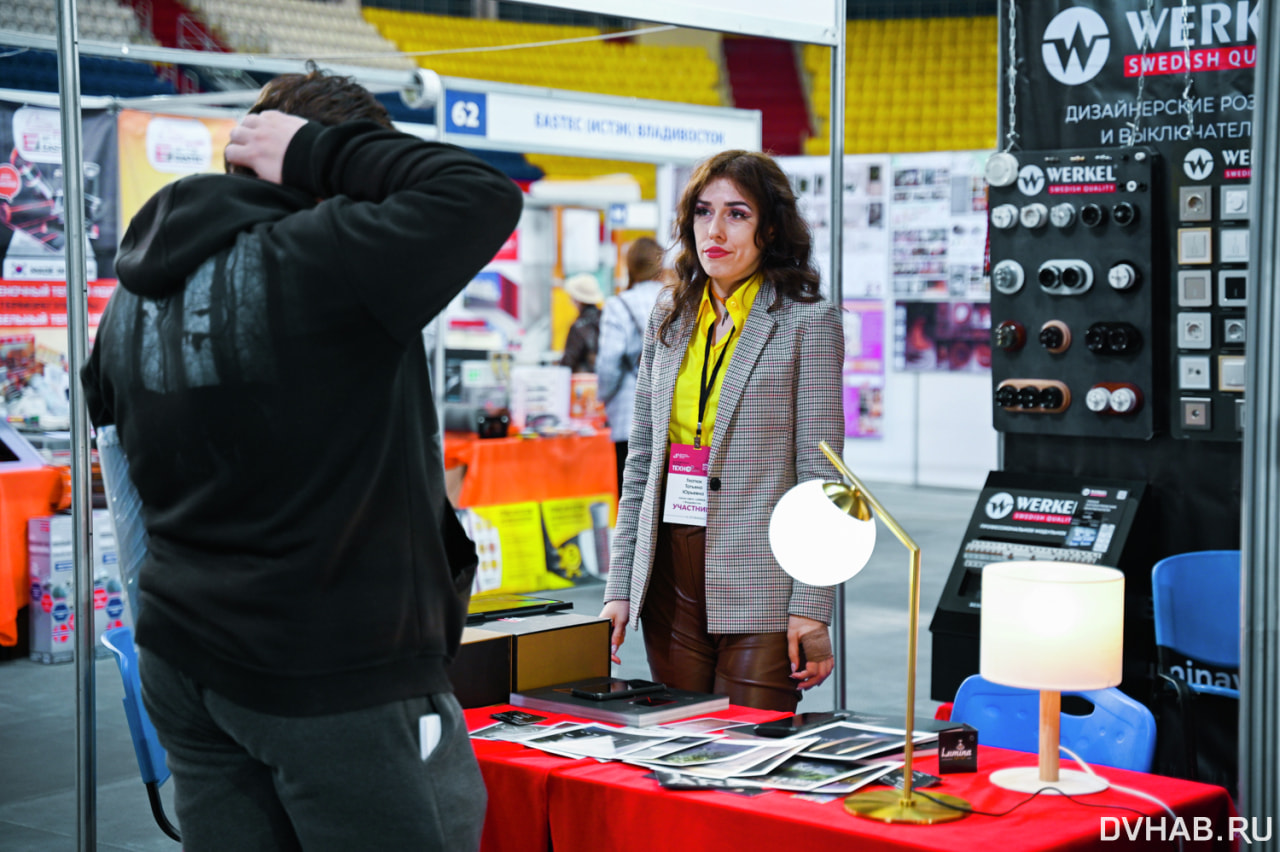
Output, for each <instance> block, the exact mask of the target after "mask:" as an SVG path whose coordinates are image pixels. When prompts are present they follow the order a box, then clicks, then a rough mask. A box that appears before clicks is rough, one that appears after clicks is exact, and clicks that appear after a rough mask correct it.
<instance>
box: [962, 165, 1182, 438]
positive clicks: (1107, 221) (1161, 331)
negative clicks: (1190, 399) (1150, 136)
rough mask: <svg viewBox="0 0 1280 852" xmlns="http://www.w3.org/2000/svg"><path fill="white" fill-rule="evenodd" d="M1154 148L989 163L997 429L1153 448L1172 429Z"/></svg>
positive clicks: (992, 319)
mask: <svg viewBox="0 0 1280 852" xmlns="http://www.w3.org/2000/svg"><path fill="white" fill-rule="evenodd" d="M1158 161H1159V157H1158V155H1157V154H1156V153H1155V152H1154V151H1153V150H1150V149H1145V148H1139V149H1128V150H1124V151H1116V150H1114V149H1061V150H1052V151H1019V152H1016V153H1003V154H997V155H995V156H994V157H992V159H991V161H989V164H988V169H987V176H988V179H989V180H990V181H991V187H990V214H989V216H990V223H991V227H990V231H989V234H990V241H991V283H992V292H991V325H992V358H991V377H992V395H993V403H994V416H993V424H994V425H995V428H996V429H998V430H1000V431H1002V432H1023V433H1029V434H1040V435H1087V436H1097V437H1111V438H1139V439H1147V438H1150V437H1151V436H1152V434H1153V433H1154V432H1155V431H1156V429H1158V428H1160V427H1161V426H1162V425H1163V423H1164V419H1165V418H1164V414H1165V411H1164V405H1163V400H1164V398H1165V394H1164V388H1163V387H1162V385H1163V384H1164V381H1163V376H1164V367H1165V359H1166V357H1167V356H1166V354H1165V353H1166V352H1167V351H1168V350H1167V343H1166V341H1167V331H1166V321H1165V319H1164V317H1165V316H1166V312H1165V310H1164V305H1165V303H1166V302H1165V294H1164V287H1163V281H1164V280H1165V272H1164V270H1165V263H1164V255H1163V252H1155V251H1154V250H1153V240H1154V239H1155V238H1156V237H1157V236H1159V235H1162V234H1163V232H1164V221H1163V216H1162V211H1161V209H1160V205H1159V203H1158V199H1159V197H1160V193H1159V191H1158V181H1159V175H1160V170H1159V169H1158V168H1157V166H1158Z"/></svg>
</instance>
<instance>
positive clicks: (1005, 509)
mask: <svg viewBox="0 0 1280 852" xmlns="http://www.w3.org/2000/svg"><path fill="white" fill-rule="evenodd" d="M1012 511H1013V495H1012V494H1010V493H1009V492H1008V491H1001V492H1000V493H999V494H992V495H991V499H990V500H988V501H987V517H988V518H991V519H992V520H995V521H998V520H1000V519H1001V518H1007V517H1008V516H1009V513H1010V512H1012Z"/></svg>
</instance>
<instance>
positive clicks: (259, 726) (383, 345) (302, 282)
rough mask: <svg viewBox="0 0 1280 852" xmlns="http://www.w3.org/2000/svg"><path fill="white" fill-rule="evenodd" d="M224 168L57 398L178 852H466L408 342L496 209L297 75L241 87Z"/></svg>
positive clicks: (345, 83) (120, 300)
mask: <svg viewBox="0 0 1280 852" xmlns="http://www.w3.org/2000/svg"><path fill="white" fill-rule="evenodd" d="M353 119H354V120H353ZM226 160H227V163H228V167H229V168H230V169H232V171H233V172H239V173H238V174H236V173H233V174H227V175H197V176H193V177H188V178H183V179H181V180H179V181H176V182H175V183H172V184H170V185H169V186H167V187H165V188H164V189H162V190H161V191H160V192H159V193H157V194H156V195H155V196H154V197H152V198H151V199H150V200H149V201H148V202H147V203H146V204H145V205H144V206H143V207H142V209H141V210H140V211H139V212H138V215H137V216H136V217H135V218H134V220H133V222H132V224H131V225H130V227H129V230H128V233H127V234H126V235H125V237H124V241H123V243H122V245H121V249H120V252H119V255H118V257H117V261H116V268H117V271H118V275H119V280H120V288H119V289H118V290H117V291H116V294H115V295H114V296H113V297H112V299H111V302H110V304H109V305H108V307H107V310H106V313H105V314H104V316H103V319H102V323H101V325H100V327H99V329H98V335H97V340H96V343H95V346H94V349H93V352H92V354H91V356H90V359H89V363H88V364H87V365H86V367H85V369H84V372H83V377H82V378H83V382H84V385H85V391H86V397H87V399H88V404H89V411H90V416H91V419H92V420H93V422H94V424H95V425H96V426H104V425H107V424H112V425H114V426H115V427H116V429H117V431H118V435H119V439H120V444H121V446H122V447H123V449H124V452H125V455H126V456H127V457H128V460H129V464H130V468H131V474H132V479H133V483H134V485H135V486H136V488H137V491H138V494H139V496H140V497H141V501H142V507H143V517H144V520H145V523H146V529H147V532H148V534H149V536H150V545H149V549H148V553H147V556H146V559H145V560H144V561H143V563H142V567H141V571H140V581H139V589H140V594H141V606H140V610H139V617H138V623H137V642H138V645H139V647H140V659H141V663H140V666H141V672H142V681H143V694H144V697H145V700H146V704H147V710H148V712H149V713H150V715H151V718H152V721H153V722H154V723H155V726H156V729H157V731H158V732H159V734H160V740H161V743H162V744H163V745H164V746H165V748H166V749H167V751H168V759H169V765H170V769H171V770H172V773H173V777H174V793H175V799H176V809H177V815H178V821H179V827H180V830H181V832H182V834H183V847H184V848H185V849H186V850H188V852H201V850H217V852H228V850H258V849H261V850H268V849H269V850H295V849H305V850H308V852H311V851H312V850H333V852H349V850H353V849H414V850H429V849H431V850H447V852H454V850H466V849H474V848H476V847H478V846H479V841H480V826H481V824H482V821H483V817H484V809H485V794H484V788H483V783H482V781H481V779H480V774H479V770H478V767H477V765H476V761H475V756H474V754H473V753H472V751H471V747H470V743H469V741H468V739H467V733H466V729H465V725H464V724H463V719H462V714H461V710H460V708H459V706H458V702H457V700H456V699H455V698H454V697H453V695H452V690H451V687H450V684H449V680H448V678H447V676H446V667H447V665H448V662H449V660H450V659H451V657H452V656H453V654H454V653H455V651H456V650H457V646H458V642H459V639H460V636H461V631H462V625H463V622H464V620H465V611H466V598H467V595H468V592H469V589H470V584H471V578H472V575H473V573H474V570H475V565H476V556H475V550H474V547H473V546H472V544H471V542H470V541H469V540H468V539H467V537H466V535H465V533H464V532H463V531H462V529H461V527H460V525H459V524H458V521H457V519H456V517H455V515H454V512H453V509H452V507H451V506H450V505H449V502H448V500H447V499H446V497H445V488H444V477H443V465H442V458H441V448H440V444H439V434H438V420H437V414H436V411H435V408H434V405H433V401H432V394H431V388H430V384H429V382H428V375H427V357H426V352H425V351H424V347H423V342H422V334H421V330H422V328H423V326H424V325H425V324H426V323H427V322H428V321H429V320H430V319H431V318H432V317H434V316H435V315H436V314H437V313H439V312H440V311H441V310H442V309H443V308H444V307H445V306H446V305H447V304H448V303H449V301H450V300H451V299H452V298H453V297H454V296H455V295H457V293H459V292H460V291H461V290H462V288H463V287H464V286H465V285H466V284H467V282H468V281H470V280H471V278H472V276H473V275H474V274H475V273H476V271H478V270H479V269H480V268H481V267H482V266H483V265H484V264H485V263H487V262H488V261H489V259H490V258H492V256H493V254H494V252H495V251H496V250H497V249H498V247H499V246H501V244H502V242H503V240H504V239H505V238H506V237H507V236H508V235H509V234H510V233H511V231H512V229H513V228H514V227H515V224H516V221H517V219H518V218H519V214H520V208H521V195H520V192H519V190H518V189H517V188H516V187H515V185H514V184H513V183H512V182H511V181H510V180H509V179H507V178H506V177H505V176H503V175H502V174H501V173H499V172H497V171H496V170H494V169H492V168H490V167H489V166H488V165H486V164H485V163H484V162H482V161H481V160H479V159H477V158H475V157H473V156H472V155H470V154H468V153H466V152H465V151H463V150H462V149H459V148H455V147H452V146H449V145H443V144H435V143H429V142H423V141H421V140H419V139H417V138H415V137H412V136H408V135H405V134H402V133H399V132H396V131H395V130H393V129H391V126H390V120H389V119H388V117H387V114H386V111H385V110H384V109H383V108H382V106H381V104H379V103H378V102H377V100H376V99H374V98H373V97H372V96H371V95H370V94H369V93H368V92H367V91H365V90H364V89H362V88H361V87H359V86H358V85H356V84H355V83H354V82H352V81H350V80H347V79H345V78H339V77H331V76H328V75H325V74H323V73H320V72H312V73H310V74H306V75H286V76H282V77H279V78H276V79H275V80H273V81H272V82H271V83H269V84H268V85H267V86H266V87H265V88H264V90H263V92H262V95H261V96H260V98H259V99H258V102H257V103H256V104H255V105H254V107H253V108H252V110H251V114H250V115H248V116H247V117H246V118H245V119H244V121H243V122H242V123H241V124H240V125H239V126H238V127H237V128H236V129H235V130H234V131H233V132H232V134H231V142H230V144H229V145H228V146H227V149H226Z"/></svg>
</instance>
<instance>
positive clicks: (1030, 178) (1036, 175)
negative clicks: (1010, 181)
mask: <svg viewBox="0 0 1280 852" xmlns="http://www.w3.org/2000/svg"><path fill="white" fill-rule="evenodd" d="M1018 189H1020V190H1022V194H1023V195H1039V194H1040V190H1042V189H1044V170H1043V169H1041V168H1040V167H1039V166H1037V165H1026V166H1023V167H1022V168H1021V169H1019V170H1018Z"/></svg>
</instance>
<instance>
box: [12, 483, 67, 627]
mask: <svg viewBox="0 0 1280 852" xmlns="http://www.w3.org/2000/svg"><path fill="white" fill-rule="evenodd" d="M63 493H64V488H63V483H62V470H61V469H60V468H57V467H51V466H49V465H44V466H35V465H32V466H25V467H24V466H23V465H21V464H17V463H15V464H13V465H10V466H7V467H6V468H5V470H4V471H3V473H0V645H6V646H13V645H16V644H17V643H18V615H19V612H20V611H21V609H22V607H24V606H26V605H27V601H28V599H29V597H30V591H29V589H30V584H31V581H30V579H29V578H28V576H27V521H28V520H29V519H30V518H37V517H41V516H43V515H47V514H49V513H50V512H52V511H53V509H54V508H55V507H57V506H58V505H60V502H61V499H62V496H63ZM65 493H66V495H67V497H68V498H69V497H70V490H69V489H68V490H66V492H65ZM22 617H23V618H25V617H26V615H25V614H23V616H22Z"/></svg>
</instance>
